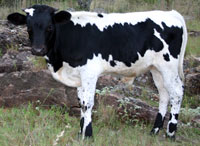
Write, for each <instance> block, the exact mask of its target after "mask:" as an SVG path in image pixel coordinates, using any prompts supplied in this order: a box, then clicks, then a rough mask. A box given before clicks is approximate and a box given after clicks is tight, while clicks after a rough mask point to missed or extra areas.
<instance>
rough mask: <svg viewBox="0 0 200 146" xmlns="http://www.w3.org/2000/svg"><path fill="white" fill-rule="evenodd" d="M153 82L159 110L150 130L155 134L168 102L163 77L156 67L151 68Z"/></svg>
mask: <svg viewBox="0 0 200 146" xmlns="http://www.w3.org/2000/svg"><path fill="white" fill-rule="evenodd" d="M151 73H152V76H153V80H154V83H155V85H156V87H157V89H158V92H159V112H158V114H157V116H156V119H155V123H154V126H153V129H152V130H151V134H157V133H158V132H159V130H160V129H161V128H162V127H163V123H164V119H165V114H166V112H167V106H168V102H169V94H168V92H167V90H166V89H165V87H164V84H163V77H162V75H161V74H160V72H159V71H157V70H156V69H152V70H151Z"/></svg>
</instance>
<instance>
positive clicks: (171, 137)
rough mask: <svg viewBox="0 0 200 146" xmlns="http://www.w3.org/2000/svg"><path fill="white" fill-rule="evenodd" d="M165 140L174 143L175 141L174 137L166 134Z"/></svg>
mask: <svg viewBox="0 0 200 146" xmlns="http://www.w3.org/2000/svg"><path fill="white" fill-rule="evenodd" d="M166 138H167V139H169V140H171V141H175V140H176V136H175V135H173V136H169V135H168V134H167V133H166Z"/></svg>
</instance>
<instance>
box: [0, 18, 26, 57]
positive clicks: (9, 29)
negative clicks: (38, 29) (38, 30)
mask: <svg viewBox="0 0 200 146" xmlns="http://www.w3.org/2000/svg"><path fill="white" fill-rule="evenodd" d="M24 46H30V43H29V40H28V33H27V31H26V26H15V25H13V24H11V23H9V22H7V21H0V49H1V53H2V54H5V53H6V52H7V50H8V49H13V50H17V49H18V48H20V47H24Z"/></svg>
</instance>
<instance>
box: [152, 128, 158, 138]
mask: <svg viewBox="0 0 200 146" xmlns="http://www.w3.org/2000/svg"><path fill="white" fill-rule="evenodd" d="M158 133H159V128H153V129H152V130H151V132H150V135H152V136H153V135H158Z"/></svg>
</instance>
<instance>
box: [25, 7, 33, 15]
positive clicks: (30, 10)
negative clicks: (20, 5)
mask: <svg viewBox="0 0 200 146" xmlns="http://www.w3.org/2000/svg"><path fill="white" fill-rule="evenodd" d="M34 11H35V9H33V8H29V9H25V12H26V13H28V14H29V15H30V16H33V12H34Z"/></svg>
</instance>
